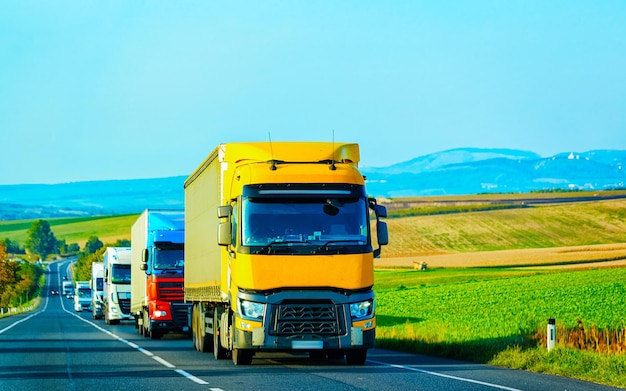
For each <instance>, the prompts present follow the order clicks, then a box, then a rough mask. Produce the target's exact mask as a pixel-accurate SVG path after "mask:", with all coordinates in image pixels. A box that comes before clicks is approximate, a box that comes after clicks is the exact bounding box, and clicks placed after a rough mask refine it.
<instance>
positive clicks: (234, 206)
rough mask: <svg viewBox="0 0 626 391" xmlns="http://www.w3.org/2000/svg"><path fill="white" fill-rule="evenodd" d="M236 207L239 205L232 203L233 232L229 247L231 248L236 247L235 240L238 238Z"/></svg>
mask: <svg viewBox="0 0 626 391" xmlns="http://www.w3.org/2000/svg"><path fill="white" fill-rule="evenodd" d="M237 205H239V204H238V203H237V202H235V203H233V215H232V216H231V219H232V232H233V234H232V241H231V245H232V246H233V247H237V238H238V237H239V208H238V207H237Z"/></svg>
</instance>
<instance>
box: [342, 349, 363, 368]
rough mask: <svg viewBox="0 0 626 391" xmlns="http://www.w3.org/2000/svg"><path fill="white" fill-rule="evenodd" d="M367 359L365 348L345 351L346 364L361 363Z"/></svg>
mask: <svg viewBox="0 0 626 391" xmlns="http://www.w3.org/2000/svg"><path fill="white" fill-rule="evenodd" d="M366 359H367V349H355V350H347V351H346V363H347V364H348V365H363V364H365V360H366Z"/></svg>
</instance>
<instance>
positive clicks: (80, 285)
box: [74, 281, 91, 312]
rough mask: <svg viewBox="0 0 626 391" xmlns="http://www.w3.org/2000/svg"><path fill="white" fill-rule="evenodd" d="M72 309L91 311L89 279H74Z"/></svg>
mask: <svg viewBox="0 0 626 391" xmlns="http://www.w3.org/2000/svg"><path fill="white" fill-rule="evenodd" d="M74 310H75V311H76V312H81V311H82V310H89V311H91V288H89V281H76V291H75V294H74Z"/></svg>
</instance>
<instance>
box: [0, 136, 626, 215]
mask: <svg viewBox="0 0 626 391" xmlns="http://www.w3.org/2000/svg"><path fill="white" fill-rule="evenodd" d="M624 163H626V150H591V151H586V152H562V153H559V154H556V155H554V156H550V157H545V158H544V157H541V156H539V155H538V154H536V153H534V152H530V151H523V150H516V149H495V148H494V149H488V148H455V149H449V150H445V151H441V152H436V153H432V154H428V155H423V156H419V157H416V158H414V159H411V160H408V161H405V162H399V163H396V164H392V165H390V166H387V167H363V166H362V167H361V171H362V173H363V174H364V175H365V176H366V178H367V181H366V186H367V191H368V194H370V195H371V196H374V197H387V198H398V197H410V196H433V195H463V194H478V193H515V192H519V193H524V192H529V191H537V190H545V189H563V190H578V189H581V190H602V189H615V188H624V186H625V183H626V173H625V172H624V170H623V166H624ZM186 179H187V176H172V177H165V178H148V179H146V178H144V179H127V180H124V179H120V180H116V179H113V180H104V181H83V182H69V183H61V184H53V185H48V184H24V185H0V220H22V219H34V218H43V217H45V218H53V217H70V216H75V217H80V216H85V217H86V216H96V215H115V214H132V213H140V212H141V211H143V210H144V209H146V208H167V209H182V208H183V207H184V189H183V184H184V181H185V180H186Z"/></svg>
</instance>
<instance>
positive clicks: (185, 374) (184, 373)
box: [174, 369, 221, 391]
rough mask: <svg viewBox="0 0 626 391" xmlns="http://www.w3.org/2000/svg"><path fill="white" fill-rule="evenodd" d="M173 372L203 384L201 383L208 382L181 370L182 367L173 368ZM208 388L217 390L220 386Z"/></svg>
mask: <svg viewBox="0 0 626 391" xmlns="http://www.w3.org/2000/svg"><path fill="white" fill-rule="evenodd" d="M174 372H178V374H179V375H181V376H184V377H186V378H187V379H189V380H191V381H192V382H194V383H197V384H203V385H206V384H209V383H208V382H206V381H204V380H202V379H200V378H197V377H195V376H194V375H192V374H190V373H189V372H187V371H183V370H182V369H174ZM210 390H214V391H218V390H221V388H210Z"/></svg>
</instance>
